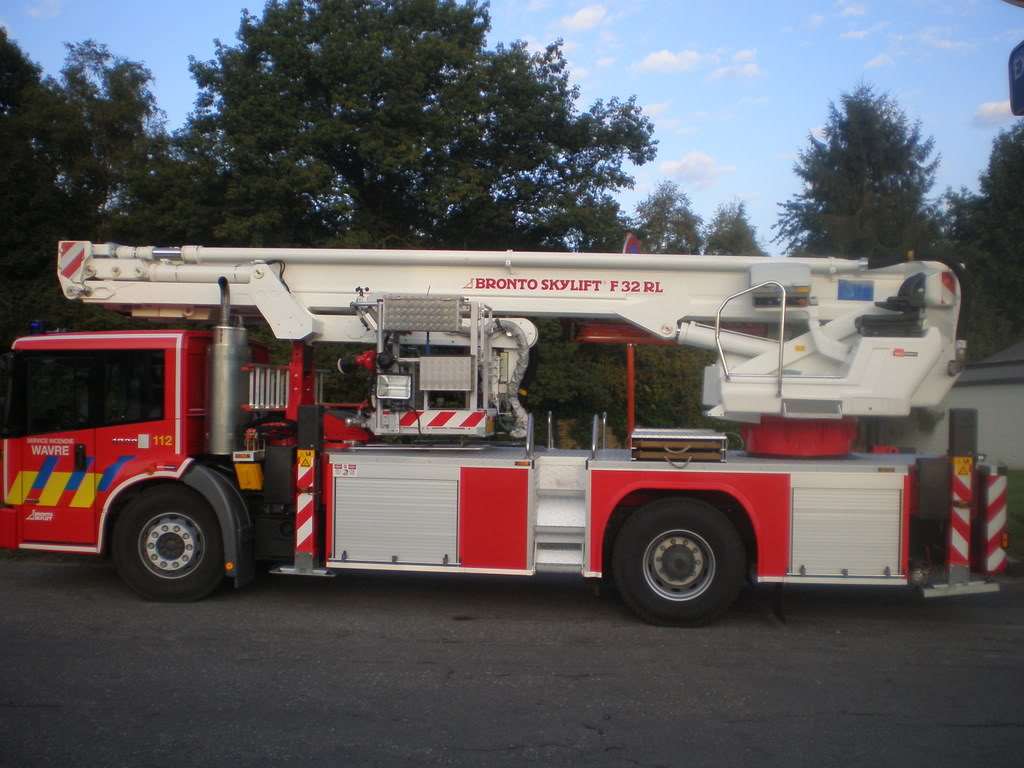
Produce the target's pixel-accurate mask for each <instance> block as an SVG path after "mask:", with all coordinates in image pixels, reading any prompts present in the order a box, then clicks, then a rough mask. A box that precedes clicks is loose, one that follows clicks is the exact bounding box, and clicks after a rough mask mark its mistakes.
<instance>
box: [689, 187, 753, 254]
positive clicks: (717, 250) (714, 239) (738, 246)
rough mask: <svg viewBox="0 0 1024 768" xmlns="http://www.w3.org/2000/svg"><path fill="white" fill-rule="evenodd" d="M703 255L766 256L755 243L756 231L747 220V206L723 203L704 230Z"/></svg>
mask: <svg viewBox="0 0 1024 768" xmlns="http://www.w3.org/2000/svg"><path fill="white" fill-rule="evenodd" d="M704 253H706V254H709V255H711V254H713V255H719V254H721V255H725V254H733V255H736V256H766V255H767V254H766V253H765V252H764V249H763V248H761V245H760V243H758V241H757V230H756V229H755V228H754V226H753V225H752V224H751V223H750V219H748V218H747V206H746V203H744V202H743V201H742V200H741V201H739V202H731V203H723V204H722V205H720V206H718V208H717V209H716V210H715V215H714V216H713V217H712V219H711V221H710V222H709V223H708V225H707V228H706V229H705V230H704Z"/></svg>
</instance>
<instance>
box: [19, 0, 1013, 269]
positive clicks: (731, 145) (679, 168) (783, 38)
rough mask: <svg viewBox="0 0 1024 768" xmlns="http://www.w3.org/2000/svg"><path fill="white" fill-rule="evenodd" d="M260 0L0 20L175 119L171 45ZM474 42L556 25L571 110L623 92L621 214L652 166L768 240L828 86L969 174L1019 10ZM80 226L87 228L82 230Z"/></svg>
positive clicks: (836, 9)
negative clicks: (127, 86)
mask: <svg viewBox="0 0 1024 768" xmlns="http://www.w3.org/2000/svg"><path fill="white" fill-rule="evenodd" d="M243 7H249V9H250V10H251V11H253V12H255V13H258V12H260V11H261V10H262V8H263V2H262V0H256V1H255V2H250V3H248V4H246V3H245V2H244V0H175V2H173V3H170V2H161V3H150V2H145V1H144V0H142V1H140V0H135V2H127V1H126V0H89V2H82V1H79V0H0V24H2V25H3V26H5V27H6V28H7V30H8V33H9V34H10V36H11V37H12V38H13V39H14V40H15V41H16V42H17V43H18V44H19V45H20V46H21V48H22V49H23V50H24V51H25V52H26V53H27V54H28V55H29V57H30V58H32V59H33V60H34V61H35V62H36V63H38V64H39V65H40V66H42V68H43V70H44V72H46V73H47V74H54V75H55V74H57V73H58V72H59V70H60V66H61V64H62V62H63V59H64V53H65V51H64V47H63V44H64V43H65V42H80V41H83V40H86V39H89V38H92V39H95V40H97V41H98V42H101V43H105V44H106V45H108V46H109V47H110V49H111V50H112V51H113V52H114V53H115V54H117V55H119V56H125V57H127V58H130V59H134V60H137V61H141V62H143V63H144V64H145V65H146V66H147V67H149V69H150V70H151V71H152V73H153V75H154V77H155V78H156V83H155V86H154V89H153V90H154V93H155V94H156V97H157V100H158V102H159V105H160V107H161V108H162V109H163V110H164V111H165V112H166V114H167V125H168V128H171V129H173V128H177V127H179V126H180V125H181V124H182V123H183V122H184V120H185V118H186V117H187V115H188V113H189V111H190V110H191V109H192V105H193V102H194V100H195V97H196V89H195V84H194V83H193V82H192V80H191V77H190V75H189V72H188V57H189V56H190V55H191V56H195V57H196V58H198V59H209V58H212V56H213V51H214V43H213V41H214V39H215V38H219V39H220V40H222V41H224V42H226V43H233V42H234V40H235V32H236V31H237V29H238V22H239V18H240V15H241V9H242V8H243ZM491 20H492V30H491V34H490V36H489V44H490V45H491V46H493V45H495V44H497V43H499V42H506V43H507V42H511V41H513V40H517V39H523V40H526V41H527V42H529V43H530V44H531V45H534V46H538V47H540V46H544V45H546V44H547V43H549V42H551V41H553V40H555V39H558V38H561V39H562V40H563V41H564V51H565V54H566V57H567V59H568V61H569V63H570V67H571V70H572V78H573V81H574V82H575V83H576V84H577V85H578V86H579V88H580V93H581V96H580V103H579V106H580V108H581V109H585V108H587V107H588V106H589V105H590V104H591V103H592V102H593V101H594V100H595V99H599V98H601V99H608V98H611V97H613V96H618V97H620V98H626V97H629V96H632V95H635V96H636V97H637V100H638V102H639V103H640V104H641V105H643V106H644V109H645V112H646V114H648V115H649V116H650V117H651V119H652V120H653V121H654V124H655V127H656V132H655V137H656V138H657V139H658V141H659V148H658V157H657V159H656V160H655V161H654V162H653V163H649V164H648V165H646V166H643V167H642V168H637V169H635V177H636V186H635V188H634V189H632V190H626V191H625V192H623V193H622V194H621V195H620V198H619V199H620V202H621V203H622V205H623V208H625V209H626V210H627V211H630V212H631V211H632V210H633V208H634V206H635V205H636V203H637V201H639V200H640V199H642V198H643V197H645V196H646V195H647V194H648V193H649V192H650V191H651V190H652V189H653V188H654V187H655V186H656V185H657V184H658V182H659V181H661V180H662V179H671V180H673V181H675V182H676V183H678V184H679V185H680V186H681V187H682V188H683V189H684V190H685V191H686V193H687V194H688V195H689V196H690V198H691V200H692V202H693V207H694V210H695V211H696V212H697V213H698V214H700V215H701V216H703V217H704V218H705V219H710V217H711V216H712V215H713V213H714V210H715V208H716V207H717V206H718V205H719V204H721V203H725V202H730V201H733V200H744V201H746V205H747V208H748V211H749V213H750V217H751V221H752V222H753V224H754V225H755V226H756V227H757V230H758V234H759V235H760V237H761V239H762V241H764V242H765V245H766V246H768V249H769V251H770V252H773V253H777V252H778V251H779V246H778V245H772V244H771V243H770V242H769V241H770V239H771V237H772V229H771V227H772V225H773V224H774V223H775V222H776V221H777V218H778V207H777V206H778V203H780V202H782V201H784V200H786V199H789V198H790V197H791V196H793V195H794V194H796V193H798V192H799V191H800V185H799V183H798V180H797V177H796V176H795V174H794V173H793V170H792V168H793V162H794V160H795V159H796V153H797V152H798V151H799V150H800V149H802V148H804V147H806V146H807V143H808V135H809V134H810V133H811V132H814V131H819V130H820V129H821V127H822V125H823V124H824V122H825V119H826V115H827V109H828V103H829V101H837V100H838V98H839V95H840V93H841V92H843V91H849V90H851V89H853V88H855V87H856V86H857V85H858V84H859V83H861V82H867V83H870V84H872V85H874V86H875V87H876V89H878V90H879V91H885V92H888V93H890V94H891V95H892V96H894V97H895V98H896V99H897V100H898V102H899V103H900V104H901V105H902V107H903V109H904V110H905V111H906V113H907V115H908V116H909V117H910V118H911V119H914V120H920V121H921V123H922V127H923V130H924V133H925V135H927V136H933V137H934V138H935V147H936V151H937V152H938V153H939V154H940V155H941V165H940V167H939V173H938V181H937V184H936V186H935V189H934V190H933V194H936V195H937V194H939V193H941V192H942V191H943V190H944V189H945V188H946V187H947V186H951V187H954V188H959V187H961V186H966V187H968V188H970V189H977V180H978V174H979V173H980V172H981V171H982V170H983V169H984V167H985V166H986V164H987V162H988V156H989V153H990V151H991V147H992V139H993V138H994V137H995V136H996V135H997V134H998V132H999V131H1000V130H1003V129H1005V128H1008V127H1010V126H1011V125H1012V124H1013V121H1014V120H1016V119H1020V118H1014V117H1012V116H1011V115H1010V112H1009V103H1008V83H1007V59H1008V57H1009V53H1010V50H1011V49H1012V48H1013V47H1014V46H1015V45H1016V44H1017V43H1019V42H1020V41H1021V40H1024V9H1021V8H1016V7H1013V6H1011V5H1009V4H1007V3H1005V2H1002V0H889V1H888V2H880V1H879V0H875V1H874V2H872V0H863V1H862V0H815V1H811V0H777V1H776V2H764V1H763V0H601V1H600V2H592V1H590V0H581V1H580V2H571V1H567V0H492V3H491ZM82 236H83V237H86V236H88V233H83V235H82Z"/></svg>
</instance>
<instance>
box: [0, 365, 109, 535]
mask: <svg viewBox="0 0 1024 768" xmlns="http://www.w3.org/2000/svg"><path fill="white" fill-rule="evenodd" d="M17 362H18V365H17V369H16V384H15V388H16V393H15V394H14V399H15V402H16V404H19V405H21V406H22V407H21V414H20V418H21V423H20V424H19V425H18V426H19V428H18V429H16V432H17V433H19V434H18V436H17V437H14V438H12V439H10V440H8V441H7V443H8V444H7V451H6V458H7V463H8V464H9V466H8V467H6V468H5V486H6V489H5V490H6V499H5V500H6V501H7V503H8V504H11V505H12V506H15V507H16V508H18V509H19V510H20V514H19V517H20V528H21V530H20V536H19V539H20V540H21V541H22V542H24V543H30V542H53V543H65V544H79V545H82V544H86V545H89V544H95V543H96V520H95V512H94V509H93V500H94V497H95V483H94V480H93V479H92V478H91V476H90V475H91V473H90V469H91V467H92V464H93V461H94V457H95V455H96V443H95V429H94V428H93V424H94V420H95V418H96V413H97V409H98V403H97V398H98V397H99V394H100V392H99V390H100V383H101V377H102V358H101V357H99V356H97V355H95V354H93V355H90V354H88V353H85V352H63V351H54V352H50V351H40V352H31V353H27V354H24V355H22V356H20V357H19V359H18V361H17Z"/></svg>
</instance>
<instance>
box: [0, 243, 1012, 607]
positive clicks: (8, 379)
mask: <svg viewBox="0 0 1024 768" xmlns="http://www.w3.org/2000/svg"><path fill="white" fill-rule="evenodd" d="M57 262H58V263H57V271H58V278H59V280H60V284H61V287H62V290H63V292H64V295H65V296H66V297H67V298H68V299H70V300H74V301H80V302H85V303H88V304H98V305H102V306H104V307H107V308H109V309H111V310H114V311H117V312H120V313H124V314H128V315H131V316H132V317H136V318H149V319H151V320H153V321H171V322H173V321H177V322H178V324H179V325H187V326H188V327H189V328H196V327H206V328H208V330H191V329H190V330H165V329H164V328H165V327H166V326H165V325H153V326H152V327H153V330H132V331H106V332H80V333H75V332H61V333H52V334H40V335H31V336H27V337H24V338H20V339H18V340H17V341H16V342H15V343H14V345H13V349H12V351H10V352H8V353H6V354H5V355H4V356H3V358H2V372H3V376H4V382H5V383H4V389H3V398H4V400H3V411H2V425H0V426H2V429H3V499H4V505H3V506H2V507H0V546H2V547H5V548H20V549H27V550H46V551H56V552H81V553H89V554H93V555H109V556H110V557H111V558H112V560H113V562H114V565H115V566H116V569H117V571H118V573H119V575H120V576H121V578H122V579H123V580H124V582H125V583H126V584H127V585H128V586H129V587H131V588H132V589H133V590H135V591H136V592H137V593H139V594H140V595H142V596H143V597H144V598H147V599H152V600H175V601H186V600H196V599H200V598H203V597H205V596H206V595H208V594H210V593H211V592H212V591H213V590H215V589H217V588H218V587H219V586H220V585H221V584H222V583H223V582H224V581H225V580H227V581H229V582H233V584H234V586H235V587H236V588H239V587H243V586H245V585H246V584H247V583H249V582H250V581H252V579H253V578H254V575H255V574H256V572H257V569H258V568H259V567H260V566H261V565H262V564H263V563H270V564H271V566H272V568H273V570H274V572H276V573H281V574H293V575H310V576H325V575H326V576H329V575H335V574H337V573H338V572H339V571H346V570H350V569H353V570H386V571H420V572H444V573H449V572H452V573H466V574H474V573H476V574H508V575H532V574H537V573H542V572H551V571H566V572H572V573H576V574H579V575H580V576H582V577H584V578H591V579H597V578H602V579H605V580H609V581H611V582H613V583H614V585H615V587H616V588H617V591H618V593H619V594H620V595H621V597H622V599H623V600H624V602H625V603H626V604H627V605H628V606H629V608H631V609H632V610H633V611H634V612H635V613H636V614H638V615H639V616H640V617H641V618H642V619H644V620H646V621H649V622H653V623H658V624H666V625H678V626H686V625H696V624H703V623H707V622H710V621H712V620H714V619H716V618H717V617H719V616H721V615H722V614H723V613H724V612H725V611H727V610H728V608H729V606H730V605H731V604H732V603H733V601H734V599H735V598H736V596H737V593H738V592H739V590H740V589H741V587H742V585H743V583H744V581H745V580H748V581H751V582H753V583H770V584H771V583H774V584H777V585H783V584H834V585H842V584H849V585H879V586H894V585H911V586H914V587H919V588H921V589H923V590H924V591H925V592H926V594H929V595H940V594H943V595H948V594H969V593H976V592H984V591H991V590H994V589H997V585H996V584H994V583H992V580H991V578H990V576H991V574H993V573H994V572H996V571H998V570H999V569H1000V568H1002V567H1003V564H1004V561H1003V550H1002V549H1001V547H1000V544H1001V543H1003V542H1002V541H1001V537H1002V536H1003V532H1002V525H1003V523H1002V522H1001V520H1005V515H1003V517H1002V518H999V516H998V510H996V509H995V506H996V505H995V504H989V503H988V496H990V495H992V494H986V493H985V490H986V488H987V487H988V484H989V483H990V482H991V481H992V480H993V478H992V477H985V475H984V472H983V470H984V469H985V467H984V466H979V462H978V461H977V446H976V444H975V443H976V439H975V437H974V431H975V429H974V425H973V423H972V419H971V415H972V412H970V411H967V412H962V413H959V415H957V414H954V416H955V418H953V422H954V424H955V425H956V429H953V430H951V441H952V442H951V449H950V453H949V455H946V456H921V455H916V454H913V453H908V452H904V453H899V452H889V451H887V450H886V451H885V452H877V449H876V452H872V453H854V452H852V448H853V447H854V444H855V441H856V440H857V434H858V420H860V419H863V418H864V417H869V418H870V419H874V418H886V417H898V416H906V415H907V414H909V413H911V411H912V409H917V408H928V407H931V408H934V407H937V406H940V405H941V403H942V401H943V398H944V396H945V395H946V393H947V392H948V391H949V389H950V387H951V386H952V385H953V383H954V382H955V381H956V378H957V376H958V374H959V372H960V370H961V368H962V367H963V363H964V354H965V343H964V341H963V339H962V338H960V337H961V336H962V334H960V333H958V326H959V314H960V306H961V298H962V297H961V281H960V280H959V278H958V274H959V273H958V270H957V269H956V268H955V267H951V266H947V265H946V264H943V263H938V262H932V261H914V260H908V261H906V262H903V263H898V264H890V265H887V266H876V265H873V264H869V263H868V262H867V261H866V260H862V261H851V260H845V259H835V258H805V259H804V258H788V259H777V258H767V257H743V256H728V257H721V256H693V255H649V254H640V253H629V254H616V253H590V254H582V253H539V252H513V251H507V252H497V251H441V250H422V251H416V250H377V249H373V250H369V249H367V250H359V249H301V248H266V249H264V248H228V247H202V246H183V247H176V248H163V247H150V246H147V247H134V246H122V245H115V244H98V243H91V242H85V241H66V242H62V243H60V245H59V249H58V259H57ZM538 317H557V318H570V319H575V320H578V321H584V320H585V321H588V322H600V323H604V324H605V326H606V327H613V328H620V329H621V328H629V329H631V330H630V333H633V334H639V335H643V336H646V337H648V338H651V339H655V340H658V341H660V342H662V343H665V342H672V343H678V344H682V345H689V346H694V347H698V348H702V349H705V350H709V351H710V352H711V353H713V355H712V356H711V357H713V360H714V362H713V364H711V365H709V366H708V367H707V368H706V369H705V371H704V380H703V398H704V407H705V408H706V409H707V411H706V412H707V414H708V415H709V416H712V417H715V418H717V419H721V420H722V424H723V427H722V429H723V431H717V430H714V429H693V428H687V427H686V426H685V425H680V426H678V427H672V428H665V427H659V428H649V427H636V428H634V429H633V430H632V431H631V433H630V435H629V436H628V439H627V441H626V444H625V445H624V447H621V448H615V447H609V446H608V444H607V440H606V430H605V427H604V421H603V419H602V418H600V417H598V416H595V417H594V422H593V425H592V430H591V441H590V442H591V444H590V446H589V448H588V447H586V446H584V447H583V448H582V449H558V448H555V447H554V446H553V445H552V444H551V441H550V438H549V440H548V441H547V443H548V444H546V445H540V444H538V442H537V441H536V440H535V439H534V437H535V431H536V427H535V423H534V417H533V414H530V413H528V412H527V410H526V408H525V407H524V404H523V403H522V402H521V401H520V388H521V386H522V383H523V377H524V374H525V372H526V370H527V365H528V361H529V359H530V355H531V351H532V350H533V347H534V345H535V344H536V343H537V338H538V333H537V329H536V327H535V326H534V324H533V323H532V322H531V320H530V319H529V318H538ZM256 324H263V325H264V326H265V327H268V328H269V329H270V331H272V333H273V336H275V337H276V338H278V339H282V340H287V341H288V342H290V350H291V351H290V359H289V361H288V362H287V364H285V365H272V364H271V363H270V360H269V357H268V353H267V351H266V348H265V347H264V346H263V345H260V344H257V343H254V342H252V341H250V340H249V338H248V329H249V328H251V327H253V326H254V325H256ZM627 335H628V334H627ZM325 342H344V343H346V344H350V345H352V344H354V345H361V346H360V347H357V349H359V350H361V351H360V352H359V353H358V354H354V355H350V356H347V357H345V358H343V359H341V360H339V361H338V372H337V373H334V372H324V371H322V370H318V369H317V368H316V367H315V366H314V363H313V349H314V345H316V344H318V343H325ZM353 372H357V373H355V374H354V373H353ZM330 375H339V376H350V375H365V376H366V382H367V387H368V389H367V394H366V397H365V399H364V400H363V401H362V402H359V403H356V404H348V405H346V404H332V403H328V402H324V398H323V395H322V393H323V384H324V380H325V377H327V376H330ZM548 420H549V424H548V430H547V434H548V435H549V436H550V435H551V432H552V430H551V428H550V415H549V416H548ZM736 425H738V426H736ZM734 429H738V430H739V431H740V432H741V435H742V445H740V444H739V442H737V440H736V439H735V438H730V436H729V435H728V434H727V431H729V430H734ZM991 474H992V475H993V477H994V480H995V482H998V480H999V477H998V473H997V472H996V473H991ZM995 495H998V494H995ZM779 588H780V589H781V586H780V587H779Z"/></svg>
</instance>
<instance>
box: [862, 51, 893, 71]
mask: <svg viewBox="0 0 1024 768" xmlns="http://www.w3.org/2000/svg"><path fill="white" fill-rule="evenodd" d="M892 64H893V60H892V56H890V55H889V54H888V53H880V54H878V55H877V56H875V58H873V59H869V60H868V62H867V63H866V64H865V65H864V69H878V68H879V67H888V66H891V65H892Z"/></svg>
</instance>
